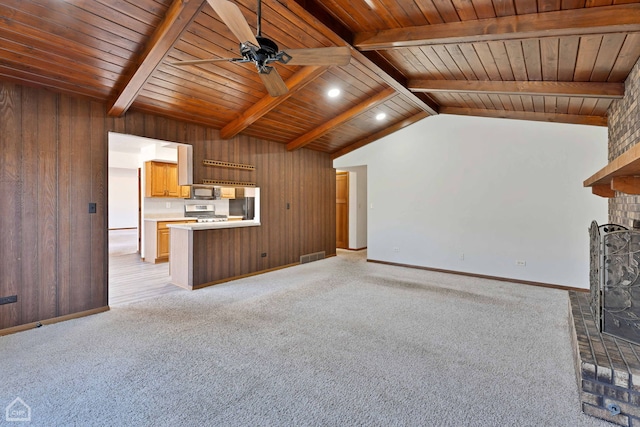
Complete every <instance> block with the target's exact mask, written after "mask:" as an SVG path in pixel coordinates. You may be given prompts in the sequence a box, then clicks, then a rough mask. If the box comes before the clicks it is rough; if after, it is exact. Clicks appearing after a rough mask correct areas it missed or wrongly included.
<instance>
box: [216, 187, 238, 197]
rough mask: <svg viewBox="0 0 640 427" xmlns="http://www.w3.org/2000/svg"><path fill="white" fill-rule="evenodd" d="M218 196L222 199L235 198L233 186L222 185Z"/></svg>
mask: <svg viewBox="0 0 640 427" xmlns="http://www.w3.org/2000/svg"><path fill="white" fill-rule="evenodd" d="M220 196H221V197H222V198H223V199H235V198H236V189H235V187H222V188H221V191H220Z"/></svg>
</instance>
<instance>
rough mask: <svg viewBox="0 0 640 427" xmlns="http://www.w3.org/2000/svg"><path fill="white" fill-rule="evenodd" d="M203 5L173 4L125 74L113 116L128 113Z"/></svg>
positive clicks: (193, 1) (191, 0) (192, 0)
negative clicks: (132, 66) (131, 68)
mask: <svg viewBox="0 0 640 427" xmlns="http://www.w3.org/2000/svg"><path fill="white" fill-rule="evenodd" d="M204 4H205V0H174V1H173V3H172V4H171V6H170V7H169V10H168V11H167V14H166V15H165V17H164V19H163V20H162V22H161V23H160V25H158V28H157V29H156V31H155V32H154V33H153V35H152V36H151V38H150V39H149V42H148V43H147V46H146V47H145V50H144V52H143V53H142V54H141V55H140V56H139V58H137V60H136V61H134V64H135V68H134V69H133V70H131V71H130V72H129V73H126V74H125V76H127V77H126V82H124V84H122V86H121V87H122V89H120V91H119V93H118V94H117V95H116V97H115V100H114V101H113V102H112V103H111V105H110V106H109V107H108V114H109V115H110V116H114V117H120V116H121V115H123V114H124V113H126V111H127V110H128V109H129V107H130V106H131V104H132V103H133V101H135V99H136V97H137V96H138V93H140V91H141V90H142V88H143V86H144V85H145V83H146V82H147V80H149V77H151V75H152V74H153V73H154V71H155V70H156V68H158V65H160V63H161V62H162V60H163V59H164V57H165V56H166V55H167V53H168V52H169V50H170V49H171V48H172V47H173V45H174V44H175V43H176V41H177V40H178V39H179V38H180V35H181V34H182V32H183V31H184V30H185V29H186V28H187V26H189V24H190V23H191V21H193V19H194V18H195V16H196V15H197V14H198V12H200V9H201V8H202V7H203V5H204ZM118 86H119V87H120V85H118Z"/></svg>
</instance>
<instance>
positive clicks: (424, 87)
mask: <svg viewBox="0 0 640 427" xmlns="http://www.w3.org/2000/svg"><path fill="white" fill-rule="evenodd" d="M408 87H409V90H411V91H414V92H455V93H471V92H472V93H483V94H491V93H495V94H507V95H543V96H575V97H582V98H607V99H621V98H622V97H623V96H624V83H605V82H602V83H601V82H550V81H504V82H500V81H475V80H473V81H472V80H421V79H414V80H409V82H408Z"/></svg>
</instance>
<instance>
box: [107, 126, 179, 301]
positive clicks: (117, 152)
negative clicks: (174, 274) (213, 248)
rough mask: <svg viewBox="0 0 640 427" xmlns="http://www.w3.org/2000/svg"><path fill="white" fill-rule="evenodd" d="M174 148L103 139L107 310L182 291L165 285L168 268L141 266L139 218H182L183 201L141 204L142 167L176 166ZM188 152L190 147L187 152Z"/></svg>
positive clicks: (173, 145)
mask: <svg viewBox="0 0 640 427" xmlns="http://www.w3.org/2000/svg"><path fill="white" fill-rule="evenodd" d="M180 145H184V144H178V143H175V142H170V141H161V140H155V139H150V138H143V137H137V136H133V135H125V134H119V133H115V132H110V133H109V163H108V190H109V194H108V209H109V224H108V234H109V305H110V306H114V305H119V304H125V303H130V302H135V301H138V300H142V299H146V298H151V297H154V296H157V295H161V294H166V293H170V292H180V291H181V290H182V288H180V287H178V286H176V285H173V284H171V283H170V275H169V263H167V262H165V263H158V264H153V263H149V262H145V255H146V254H145V251H146V248H145V241H144V237H145V216H149V215H150V216H153V217H155V218H160V217H163V216H166V217H176V216H183V215H184V199H179V198H171V199H169V198H167V199H165V198H146V197H145V191H144V188H145V187H144V186H145V176H144V172H143V171H144V164H145V162H147V161H161V162H166V163H177V147H178V146H180ZM189 147H190V146H189Z"/></svg>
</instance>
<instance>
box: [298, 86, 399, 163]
mask: <svg viewBox="0 0 640 427" xmlns="http://www.w3.org/2000/svg"><path fill="white" fill-rule="evenodd" d="M396 95H397V93H396V91H395V89H393V88H387V89H385V90H383V91H382V92H379V93H378V94H376V95H374V96H372V97H371V98H367V99H366V100H365V101H363V102H361V103H360V104H358V105H356V106H355V107H352V108H350V109H349V110H347V111H345V112H344V113H342V114H339V115H337V116H336V117H334V118H333V119H331V120H329V121H328V122H326V123H324V124H322V125H320V126H318V127H317V128H315V129H313V130H312V131H310V132H307V133H305V134H304V135H302V136H299V137H298V138H296V139H294V140H293V141H291V142H289V143H288V144H287V150H289V151H293V150H296V149H298V148H302V147H304V146H305V145H307V144H310V143H311V142H312V141H313V140H315V139H317V138H320V137H321V136H322V135H324V134H326V133H328V132H331V131H332V130H333V129H335V128H336V127H338V126H340V125H341V124H343V123H345V122H347V121H349V120H351V119H353V118H354V117H356V116H358V115H359V114H362V113H364V112H365V111H367V110H369V109H371V108H373V107H375V106H376V105H379V104H382V103H383V102H385V101H387V100H389V99H391V98H392V97H394V96H396Z"/></svg>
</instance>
